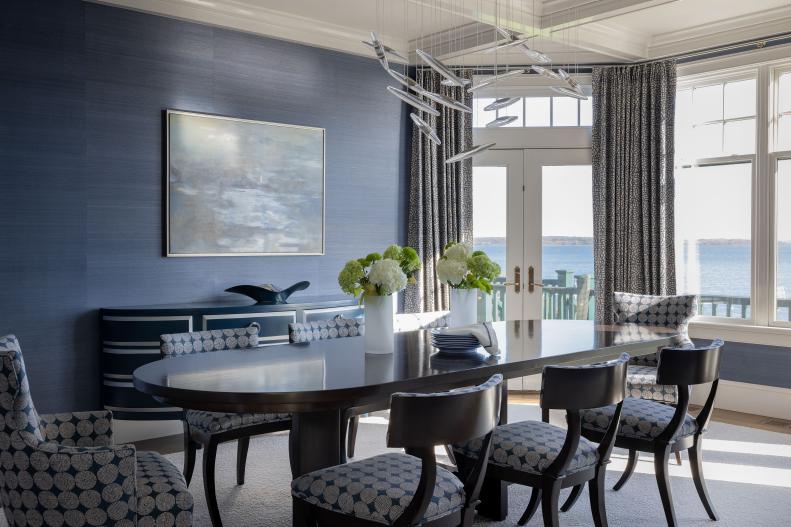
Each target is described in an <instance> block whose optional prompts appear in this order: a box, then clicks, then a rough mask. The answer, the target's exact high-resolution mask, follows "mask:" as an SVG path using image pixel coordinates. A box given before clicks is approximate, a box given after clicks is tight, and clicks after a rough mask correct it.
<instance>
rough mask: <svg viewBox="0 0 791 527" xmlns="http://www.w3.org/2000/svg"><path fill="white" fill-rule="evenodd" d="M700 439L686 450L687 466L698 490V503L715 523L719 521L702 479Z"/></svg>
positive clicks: (704, 481)
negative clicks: (701, 503)
mask: <svg viewBox="0 0 791 527" xmlns="http://www.w3.org/2000/svg"><path fill="white" fill-rule="evenodd" d="M701 439H702V438H701V437H700V436H698V437H697V438H696V439H695V444H694V445H693V447H692V448H690V449H689V450H688V453H689V464H690V465H691V466H692V479H693V481H694V482H695V488H696V489H697V490H698V496H700V501H702V502H703V507H704V508H705V509H706V512H707V513H708V515H709V518H711V519H712V520H714V521H717V520H719V516H718V515H717V511H716V509H714V505H713V504H712V503H711V498H710V497H709V491H708V489H707V488H706V480H705V479H703V449H702V448H701Z"/></svg>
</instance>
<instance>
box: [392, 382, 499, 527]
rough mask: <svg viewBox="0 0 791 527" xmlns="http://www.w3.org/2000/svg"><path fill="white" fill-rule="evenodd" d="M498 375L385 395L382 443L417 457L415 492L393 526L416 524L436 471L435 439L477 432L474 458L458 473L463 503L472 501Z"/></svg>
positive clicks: (485, 456)
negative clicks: (480, 381) (472, 383)
mask: <svg viewBox="0 0 791 527" xmlns="http://www.w3.org/2000/svg"><path fill="white" fill-rule="evenodd" d="M502 383H503V376H502V375H499V374H497V375H493V376H492V377H491V378H490V379H489V380H488V381H486V382H485V383H483V384H480V385H478V386H470V387H467V388H460V389H458V390H451V391H449V392H441V393H394V394H393V395H392V397H391V398H390V424H389V426H388V427H387V446H389V447H395V448H399V447H402V448H404V449H405V450H406V452H407V454H410V455H413V456H416V457H418V458H420V460H421V467H420V482H419V483H418V486H417V489H416V490H415V496H414V498H413V499H412V501H411V502H410V503H409V505H407V507H406V508H405V509H404V512H403V513H402V514H401V516H399V517H398V519H397V520H396V522H395V523H394V527H402V526H413V525H419V524H420V521H421V519H422V518H423V515H424V513H425V512H426V510H427V509H428V506H429V503H430V502H431V497H432V496H433V494H434V486H435V482H436V476H437V458H436V456H435V454H434V446H435V445H449V444H453V443H461V442H465V441H471V440H473V439H477V438H479V437H483V440H482V441H481V449H480V451H479V452H478V460H477V461H476V463H475V465H474V466H473V467H471V468H470V469H469V470H467V473H466V474H463V475H462V477H464V500H465V503H464V506H465V509H469V508H470V507H473V504H474V503H476V502H477V501H478V495H479V494H480V491H481V486H482V485H483V480H484V477H485V475H486V466H487V464H488V460H489V453H490V452H491V446H492V431H493V430H494V427H495V426H497V422H498V421H499V417H500V397H501V388H502Z"/></svg>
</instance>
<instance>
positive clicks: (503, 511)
mask: <svg viewBox="0 0 791 527" xmlns="http://www.w3.org/2000/svg"><path fill="white" fill-rule="evenodd" d="M506 423H508V388H507V387H506V385H505V383H503V388H502V397H501V399H500V424H501V425H504V424H506ZM480 500H481V503H480V504H479V505H478V509H477V510H478V514H480V515H481V516H486V517H487V518H491V519H493V520H497V521H503V520H505V518H506V517H507V516H508V483H507V482H505V481H500V480H496V479H490V478H488V477H487V478H485V479H484V480H483V486H482V487H481V494H480Z"/></svg>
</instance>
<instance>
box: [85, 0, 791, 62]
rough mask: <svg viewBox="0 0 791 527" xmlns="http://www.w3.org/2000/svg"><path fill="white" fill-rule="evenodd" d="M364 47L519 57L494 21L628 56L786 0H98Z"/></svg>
mask: <svg viewBox="0 0 791 527" xmlns="http://www.w3.org/2000/svg"><path fill="white" fill-rule="evenodd" d="M96 1H101V2H102V3H106V4H113V5H118V6H122V7H128V8H131V9H136V10H140V11H147V12H152V13H158V14H162V15H166V16H171V17H176V18H181V19H187V20H195V21H199V22H202V23H206V24H211V25H217V26H222V27H229V28H233V29H239V30H242V31H248V32H252V33H258V34H262V35H267V36H272V37H275V38H280V39H285V40H291V41H295V42H302V43H306V44H310V45H314V46H320V47H325V48H330V49H336V50H340V51H346V52H351V53H358V54H363V55H370V54H371V52H370V50H369V49H368V48H366V47H365V46H363V45H362V44H360V43H359V41H360V39H362V38H367V35H368V34H369V33H370V31H371V30H376V31H378V32H379V34H380V35H381V37H382V39H383V40H384V41H385V43H386V44H388V45H389V46H391V47H393V48H395V49H398V50H400V51H401V52H402V53H404V54H406V53H407V52H409V53H411V55H410V57H412V59H413V60H414V53H413V52H414V49H415V48H427V49H429V50H430V51H431V52H432V54H434V55H435V56H437V57H439V58H442V59H443V60H445V61H446V62H448V63H451V64H467V65H479V64H493V63H495V62H496V63H497V64H516V63H519V64H524V63H526V62H528V61H527V60H526V57H525V56H524V55H523V54H521V53H520V52H518V51H512V52H508V53H498V54H496V55H495V54H491V53H482V52H480V51H479V50H480V49H482V48H484V47H486V46H488V45H490V43H491V42H492V41H493V39H494V38H495V37H494V35H495V33H494V31H493V28H492V24H494V23H496V24H498V25H501V26H505V27H508V28H509V29H514V30H517V31H520V32H523V33H525V34H527V35H536V38H535V39H534V41H533V43H534V47H536V48H538V49H541V50H543V51H545V52H547V53H548V54H549V55H550V56H551V57H552V58H553V61H555V62H557V63H591V62H597V63H602V62H629V61H636V60H643V59H651V58H658V57H663V56H669V55H674V54H678V53H686V52H689V51H695V50H700V49H705V48H709V47H713V46H719V45H724V44H730V43H733V42H737V41H743V40H752V39H758V38H762V37H768V36H772V35H776V34H779V33H784V32H788V31H791V1H789V0H747V1H745V0H96Z"/></svg>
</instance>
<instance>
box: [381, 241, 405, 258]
mask: <svg viewBox="0 0 791 527" xmlns="http://www.w3.org/2000/svg"><path fill="white" fill-rule="evenodd" d="M402 252H403V251H402V249H401V247H399V246H398V245H395V244H394V245H391V246H390V247H388V248H387V249H385V252H384V253H382V256H383V257H384V258H385V259H389V260H397V261H400V260H401V253H402Z"/></svg>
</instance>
